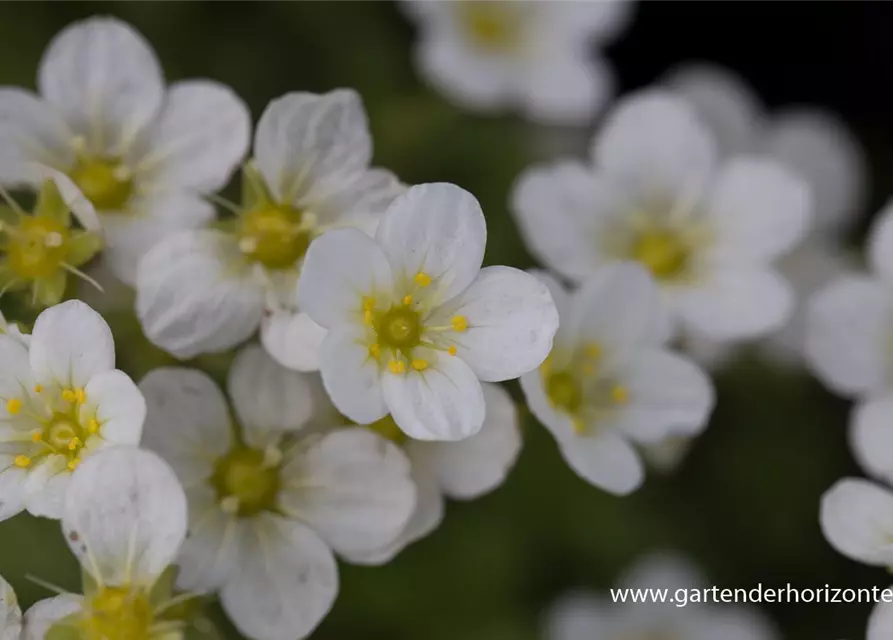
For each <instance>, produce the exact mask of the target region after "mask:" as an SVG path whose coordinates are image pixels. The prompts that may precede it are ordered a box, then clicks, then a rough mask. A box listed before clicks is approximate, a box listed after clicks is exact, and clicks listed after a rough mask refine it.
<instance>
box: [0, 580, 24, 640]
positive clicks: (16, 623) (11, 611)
mask: <svg viewBox="0 0 893 640" xmlns="http://www.w3.org/2000/svg"><path fill="white" fill-rule="evenodd" d="M21 634H22V610H21V609H20V608H19V601H18V599H17V598H16V594H15V591H13V590H12V587H11V586H9V583H8V582H7V581H6V580H5V579H4V578H3V576H0V640H19V638H20V637H21Z"/></svg>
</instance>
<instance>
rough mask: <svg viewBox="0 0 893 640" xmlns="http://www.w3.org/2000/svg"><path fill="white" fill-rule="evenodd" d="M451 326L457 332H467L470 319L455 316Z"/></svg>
mask: <svg viewBox="0 0 893 640" xmlns="http://www.w3.org/2000/svg"><path fill="white" fill-rule="evenodd" d="M450 324H452V325H453V329H454V330H455V331H465V330H466V329H467V328H468V318H466V317H465V316H453V319H452V320H450Z"/></svg>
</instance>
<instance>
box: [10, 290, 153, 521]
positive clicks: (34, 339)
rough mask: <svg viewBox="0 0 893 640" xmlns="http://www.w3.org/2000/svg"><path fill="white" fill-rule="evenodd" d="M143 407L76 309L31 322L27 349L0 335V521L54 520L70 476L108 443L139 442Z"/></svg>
mask: <svg viewBox="0 0 893 640" xmlns="http://www.w3.org/2000/svg"><path fill="white" fill-rule="evenodd" d="M145 414H146V404H145V401H144V400H143V396H142V394H140V392H139V389H137V387H136V385H135V384H134V383H133V382H132V381H131V380H130V378H128V377H127V375H126V374H125V373H123V372H122V371H119V370H117V369H115V345H114V342H113V339H112V332H111V331H110V330H109V327H108V325H107V324H106V323H105V321H104V320H103V319H102V317H101V316H100V315H99V314H98V313H96V312H95V311H93V310H92V309H91V308H90V307H88V306H87V305H85V304H84V303H82V302H78V301H75V300H72V301H69V302H64V303H62V304H60V305H57V306H55V307H51V308H50V309H47V310H46V311H44V312H43V313H41V314H40V315H39V316H38V317H37V322H35V324H34V332H33V333H32V335H31V345H30V349H28V348H26V347H25V346H23V345H22V344H21V343H20V342H18V341H16V340H15V339H13V338H11V337H9V336H0V519H6V518H9V517H11V516H13V515H15V514H17V513H19V512H20V511H22V510H23V509H27V510H28V511H29V512H30V513H32V514H34V515H38V516H44V517H48V518H59V517H60V516H61V513H62V501H63V498H64V496H65V493H66V490H67V487H68V485H69V483H70V481H71V476H72V472H73V471H74V470H75V469H77V468H78V465H79V464H80V463H81V461H82V460H83V459H85V458H87V457H88V456H90V455H91V454H93V453H94V452H96V451H97V450H99V449H102V448H103V447H106V446H108V445H112V444H125V445H136V444H138V443H139V441H140V435H141V433H142V428H143V420H144V418H145Z"/></svg>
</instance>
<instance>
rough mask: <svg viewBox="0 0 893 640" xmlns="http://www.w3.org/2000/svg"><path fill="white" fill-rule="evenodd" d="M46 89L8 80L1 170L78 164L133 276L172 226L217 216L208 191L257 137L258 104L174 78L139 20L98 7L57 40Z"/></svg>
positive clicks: (126, 273)
mask: <svg viewBox="0 0 893 640" xmlns="http://www.w3.org/2000/svg"><path fill="white" fill-rule="evenodd" d="M38 86H39V89H40V96H36V95H34V94H32V93H31V92H29V91H26V90H24V89H19V88H13V87H4V88H0V113H2V114H3V117H2V118H0V180H2V181H3V182H5V183H13V184H14V183H21V182H32V181H33V180H34V176H35V174H34V173H33V172H32V171H30V170H28V167H30V166H31V165H33V164H34V163H37V164H40V165H43V166H46V167H49V168H51V169H52V170H54V171H57V172H61V173H62V174H64V175H66V176H67V177H68V178H70V180H71V181H72V182H73V183H74V185H76V186H77V188H78V189H79V190H80V191H81V192H83V193H84V195H85V196H86V198H87V199H88V200H89V201H90V202H91V203H92V204H93V206H94V207H95V209H96V210H97V211H98V212H99V219H100V222H101V224H102V228H103V232H104V235H105V239H106V243H107V248H106V251H105V252H104V254H103V255H104V259H106V260H108V266H109V267H110V268H111V269H112V270H113V271H114V272H115V274H116V275H117V276H118V277H119V278H121V279H122V280H124V281H125V282H128V283H130V284H133V282H134V278H135V276H136V265H137V263H138V261H139V258H140V256H142V255H143V253H145V251H146V250H147V249H148V248H149V247H151V246H152V244H154V243H155V242H156V241H158V240H160V239H161V238H162V237H164V236H166V235H167V234H169V233H171V232H173V231H176V230H179V229H184V228H192V227H199V226H201V225H203V224H205V223H207V222H208V221H210V220H211V219H212V218H213V217H214V208H213V207H212V206H211V205H210V204H208V203H207V202H205V201H204V200H203V199H202V197H201V194H202V193H205V192H210V191H214V190H216V189H219V188H221V187H222V186H223V185H225V184H226V183H227V181H228V180H229V178H230V175H231V173H232V171H233V169H234V168H235V167H236V165H237V164H238V162H239V161H240V160H241V159H242V157H243V156H244V154H245V150H246V149H247V147H248V140H249V135H250V129H251V123H250V117H249V114H248V109H247V108H246V107H245V105H244V104H243V103H242V100H241V99H240V98H239V97H238V96H236V94H235V93H233V91H232V90H230V89H229V88H228V87H225V86H223V85H220V84H218V83H216V82H212V81H209V80H187V81H182V82H177V83H175V84H173V85H171V87H170V88H169V89H167V90H166V89H165V86H164V78H163V76H162V72H161V68H160V66H159V63H158V60H157V59H156V57H155V54H154V52H153V51H152V48H151V47H150V45H149V44H148V43H147V42H146V41H145V39H144V38H143V37H142V36H141V35H140V34H139V33H137V32H136V31H135V30H134V29H133V28H132V27H131V26H129V25H127V24H126V23H123V22H121V21H119V20H115V19H112V18H90V19H88V20H85V21H82V22H78V23H75V24H73V25H71V26H68V27H66V28H65V29H64V30H63V31H62V32H61V33H59V34H58V35H57V36H56V37H55V38H54V39H53V41H52V42H51V43H50V45H49V47H48V48H47V50H46V52H45V54H44V57H43V60H42V61H41V64H40V71H39V74H38Z"/></svg>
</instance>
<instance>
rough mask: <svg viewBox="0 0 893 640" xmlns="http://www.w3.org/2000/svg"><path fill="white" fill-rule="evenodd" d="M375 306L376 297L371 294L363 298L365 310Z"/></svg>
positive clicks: (370, 309)
mask: <svg viewBox="0 0 893 640" xmlns="http://www.w3.org/2000/svg"><path fill="white" fill-rule="evenodd" d="M374 308H375V298H373V297H371V296H365V297H364V298H363V309H364V310H365V311H372V310H373V309H374Z"/></svg>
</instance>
